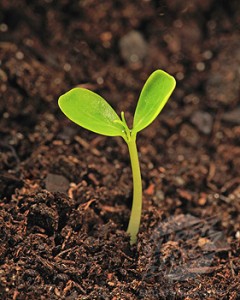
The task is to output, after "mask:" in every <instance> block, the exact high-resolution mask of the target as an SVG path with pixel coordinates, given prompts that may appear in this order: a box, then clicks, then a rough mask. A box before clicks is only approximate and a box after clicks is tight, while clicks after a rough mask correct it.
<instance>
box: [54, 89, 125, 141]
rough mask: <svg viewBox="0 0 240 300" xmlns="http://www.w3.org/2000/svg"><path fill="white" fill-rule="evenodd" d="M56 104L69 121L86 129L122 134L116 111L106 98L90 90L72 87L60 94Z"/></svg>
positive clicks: (109, 133)
mask: <svg viewBox="0 0 240 300" xmlns="http://www.w3.org/2000/svg"><path fill="white" fill-rule="evenodd" d="M58 104H59V107H60V108H61V110H62V112H63V113H64V114H65V115H66V116H67V117H68V118H69V119H70V120H71V121H73V122H74V123H76V124H78V125H80V126H82V127H84V128H86V129H88V130H91V131H93V132H96V133H99V134H103V135H107V136H123V135H124V133H123V130H124V128H123V126H122V125H121V120H120V118H119V116H118V115H117V113H116V112H115V111H114V109H113V108H112V107H111V106H110V105H109V104H108V103H107V101H106V100H104V99H103V98H102V97H101V96H99V95H98V94H96V93H94V92H92V91H89V90H87V89H84V88H74V89H72V90H70V91H69V92H67V93H65V94H64V95H62V96H61V97H60V98H59V100H58ZM116 120H117V122H116ZM118 121H120V122H118Z"/></svg>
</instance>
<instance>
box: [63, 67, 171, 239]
mask: <svg viewBox="0 0 240 300" xmlns="http://www.w3.org/2000/svg"><path fill="white" fill-rule="evenodd" d="M175 86H176V81H175V79H174V77H172V76H171V75H169V74H167V73H166V72H164V71H162V70H156V71H155V72H153V73H152V74H151V75H150V77H149V78H148V79H147V81H146V83H145V85H144V87H143V89H142V92H141V94H140V97H139V100H138V103H137V107H136V111H135V114H134V118H133V127H132V129H129V127H128V125H127V122H126V120H125V117H124V112H121V118H119V116H118V115H117V113H116V112H115V111H114V109H113V108H112V107H111V106H110V105H109V104H108V103H107V102H106V101H105V100H104V99H103V98H102V97H101V96H99V95H98V94H96V93H94V92H92V91H90V90H87V89H84V88H74V89H72V90H70V91H69V92H67V93H66V94H64V95H62V96H61V97H60V98H59V100H58V104H59V107H60V108H61V110H62V112H63V113H64V114H65V115H66V116H67V117H68V118H69V119H70V120H71V121H73V122H74V123H76V124H78V125H80V126H82V127H84V128H85V129H88V130H91V131H93V132H95V133H99V134H102V135H106V136H121V137H122V138H123V139H124V141H125V142H126V143H127V145H128V149H129V154H130V160H131V167H132V177H133V201H132V210H131V215H130V220H129V224H128V229H127V232H128V233H129V234H130V242H131V244H134V243H136V241H137V234H138V231H139V227H140V219H141V212H142V180H141V171H140V166H139V159H138V152H137V146H136V136H137V133H138V132H139V131H141V130H143V129H144V128H145V127H147V126H148V125H149V124H151V123H152V122H153V121H154V119H155V118H156V117H157V116H158V114H159V113H160V111H161V110H162V109H163V107H164V105H165V104H166V102H167V100H168V98H169V97H170V95H171V94H172V92H173V90H174V88H175Z"/></svg>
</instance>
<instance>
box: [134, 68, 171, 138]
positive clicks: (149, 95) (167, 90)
mask: <svg viewBox="0 0 240 300" xmlns="http://www.w3.org/2000/svg"><path fill="white" fill-rule="evenodd" d="M175 86H176V81H175V79H174V77H173V76H171V75H169V74H168V73H166V72H164V71H162V70H157V71H155V72H153V73H152V74H151V75H150V77H149V78H148V80H147V81H146V83H145V85H144V87H143V89H142V91H141V94H140V97H139V100H138V104H137V108H136V111H135V114H134V119H133V129H132V133H135V134H136V133H137V132H139V131H141V130H142V129H144V128H145V127H147V126H148V125H149V124H151V123H152V122H153V121H154V119H155V118H156V117H157V116H158V114H159V113H160V111H161V110H162V109H163V107H164V105H165V104H166V102H167V100H168V98H169V97H170V95H171V94H172V92H173V90H174V88H175Z"/></svg>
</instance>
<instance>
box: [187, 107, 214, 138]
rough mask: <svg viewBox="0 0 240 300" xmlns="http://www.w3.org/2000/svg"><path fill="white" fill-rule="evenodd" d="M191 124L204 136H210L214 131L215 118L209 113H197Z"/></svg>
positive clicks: (194, 114) (193, 116)
mask: <svg viewBox="0 0 240 300" xmlns="http://www.w3.org/2000/svg"><path fill="white" fill-rule="evenodd" d="M191 122H192V124H193V125H195V126H196V127H197V129H198V130H199V131H200V132H202V133H204V134H210V133H211V131H212V127H213V118H212V116H211V115H210V114H209V113H207V112H204V111H196V112H195V113H193V115H192V117H191Z"/></svg>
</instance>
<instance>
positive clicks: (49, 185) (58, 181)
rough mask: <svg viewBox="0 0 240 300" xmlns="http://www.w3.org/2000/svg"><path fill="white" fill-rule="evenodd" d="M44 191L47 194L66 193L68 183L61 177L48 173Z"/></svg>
mask: <svg viewBox="0 0 240 300" xmlns="http://www.w3.org/2000/svg"><path fill="white" fill-rule="evenodd" d="M45 184H46V189H47V190H48V191H49V192H66V191H67V189H68V187H69V181H68V180H67V179H66V178H65V177H64V176H62V175H56V174H52V173H49V174H48V175H47V177H46V178H45Z"/></svg>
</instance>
